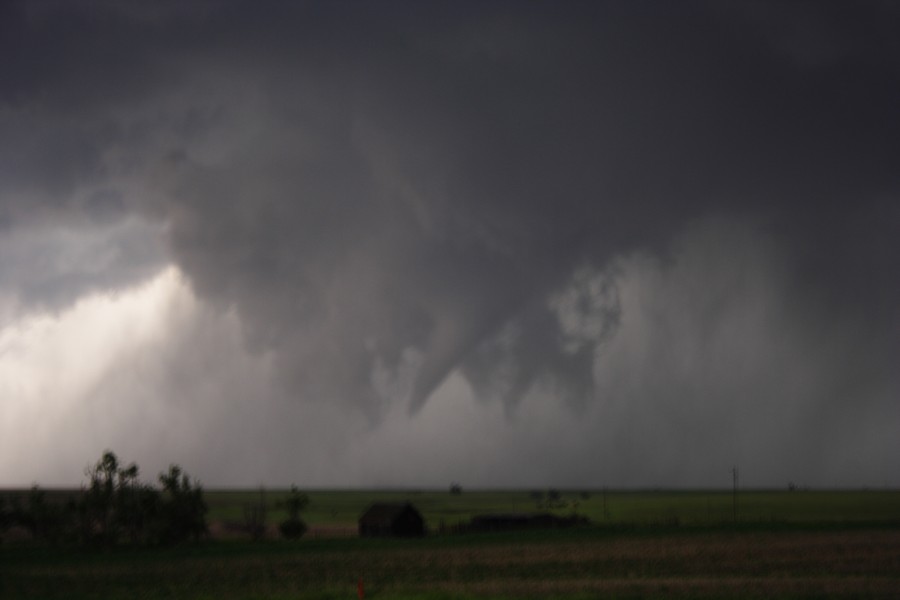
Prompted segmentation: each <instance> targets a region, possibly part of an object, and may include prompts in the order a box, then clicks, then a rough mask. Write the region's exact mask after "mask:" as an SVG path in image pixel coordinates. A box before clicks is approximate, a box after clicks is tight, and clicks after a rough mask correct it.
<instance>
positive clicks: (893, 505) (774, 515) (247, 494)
mask: <svg viewBox="0 0 900 600" xmlns="http://www.w3.org/2000/svg"><path fill="white" fill-rule="evenodd" d="M285 493H286V492H284V491H277V490H266V491H265V492H264V498H265V502H266V504H267V505H268V506H269V507H270V511H269V520H270V521H272V522H276V521H278V520H279V519H281V518H283V517H284V513H283V511H281V510H279V509H278V505H279V502H280V500H281V499H282V498H283V497H284V495H285ZM307 494H308V495H309V498H310V503H309V507H308V508H307V510H306V511H305V512H304V514H303V518H304V520H305V521H306V522H307V523H309V524H310V525H312V526H317V525H318V526H340V525H343V526H354V525H355V524H356V521H357V519H358V518H359V515H360V514H361V513H362V512H363V510H365V508H366V507H367V506H368V505H369V504H371V503H372V502H375V501H388V502H398V501H410V502H412V503H413V504H414V505H415V506H416V507H417V508H418V509H419V511H420V512H421V513H422V514H423V516H424V517H425V520H426V522H427V524H428V526H429V527H430V528H431V529H432V530H436V529H438V528H439V526H440V524H441V522H443V523H444V524H445V525H447V526H452V525H455V524H458V523H463V522H466V521H468V520H469V519H470V518H471V517H472V516H473V515H476V514H485V513H513V512H534V511H537V510H544V508H543V507H539V506H538V505H537V503H536V502H535V500H534V499H533V498H532V496H531V492H528V491H479V490H475V491H464V492H463V493H462V494H459V495H452V494H450V493H449V492H447V491H443V490H442V491H310V492H307ZM560 496H561V501H562V502H561V504H565V506H561V507H559V508H555V509H552V511H551V512H555V513H559V514H563V515H565V514H571V513H572V512H576V513H577V514H579V515H584V516H586V517H588V518H589V519H591V520H592V521H594V522H595V523H597V524H618V525H660V524H662V525H672V524H680V525H717V524H722V523H731V522H733V520H734V497H733V495H732V493H731V492H730V491H728V492H723V491H675V492H673V491H626V492H623V491H609V492H604V491H603V490H589V491H571V490H570V491H564V490H561V491H560ZM206 498H207V502H208V504H209V507H210V515H209V516H210V520H212V521H217V520H231V521H239V520H240V519H241V518H242V516H243V506H244V505H245V504H248V503H253V502H259V499H260V492H259V490H255V491H246V490H243V491H223V490H211V491H207V492H206ZM737 517H738V520H739V521H740V522H742V523H762V522H770V523H771V522H780V523H824V522H827V523H844V522H889V521H896V522H900V491H894V490H890V491H886V490H873V491H794V492H788V491H741V492H739V494H738V497H737Z"/></svg>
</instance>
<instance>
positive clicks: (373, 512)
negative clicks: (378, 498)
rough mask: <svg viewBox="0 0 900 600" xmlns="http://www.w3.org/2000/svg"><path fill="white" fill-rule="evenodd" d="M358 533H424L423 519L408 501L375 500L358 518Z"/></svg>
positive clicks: (379, 535)
mask: <svg viewBox="0 0 900 600" xmlns="http://www.w3.org/2000/svg"><path fill="white" fill-rule="evenodd" d="M359 535H360V537H414V536H420V535H425V520H424V519H423V518H422V515H421V514H420V513H419V511H418V510H416V507H415V506H413V505H412V504H410V503H409V502H406V503H385V502H376V503H375V504H373V505H372V506H370V507H369V508H368V509H366V511H365V512H364V513H363V514H362V516H361V517H360V518H359Z"/></svg>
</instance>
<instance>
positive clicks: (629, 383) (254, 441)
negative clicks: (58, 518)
mask: <svg viewBox="0 0 900 600" xmlns="http://www.w3.org/2000/svg"><path fill="white" fill-rule="evenodd" d="M897 31H900V5H898V4H897V3H894V2H883V1H872V2H865V1H858V2H834V3H829V2H824V1H812V0H811V1H809V2H801V1H794V2H772V3H767V2H759V1H753V2H743V1H735V2H730V3H726V2H719V1H709V2H677V3H676V2H666V1H662V0H661V1H659V2H650V1H630V0H629V1H621V2H615V1H607V2H549V1H547V2H538V1H533V2H531V1H525V2H521V1H515V2H513V1H510V2H477V3H476V2H471V3H469V2H415V1H407V2H361V1H360V2H350V1H338V2H331V1H328V2H326V1H321V2H320V1H309V2H277V1H272V2H258V1H249V0H248V1H246V2H244V1H237V0H234V1H229V0H226V1H221V2H219V1H216V2H213V1H205V0H192V1H188V2H183V1H175V0H173V1H171V2H153V3H149V2H142V1H134V2H130V1H121V0H105V1H104V0H95V1H79V2H70V1H66V0H60V1H43V0H38V1H33V0H28V1H24V0H21V1H15V0H13V1H8V2H2V3H0V487H3V486H15V485H29V484H30V483H32V482H37V483H40V484H41V485H72V484H77V483H79V482H80V481H82V479H83V471H84V467H85V466H86V465H88V464H89V463H92V462H94V461H95V460H96V459H97V458H98V457H99V456H100V454H101V453H102V452H103V450H104V449H107V448H109V449H113V450H114V451H115V452H116V453H117V454H118V455H119V457H120V458H121V459H122V460H124V461H126V462H130V461H136V462H137V463H138V464H139V465H140V466H141V467H142V469H143V475H144V477H145V478H147V479H151V480H152V479H153V478H154V474H155V473H156V472H158V471H160V470H162V469H163V468H165V467H166V466H167V465H168V464H169V463H171V462H177V463H179V464H181V465H182V466H183V467H184V468H185V469H186V470H187V471H188V472H189V473H190V474H191V475H193V476H195V477H197V478H198V479H200V480H201V481H202V482H203V483H204V484H205V485H206V486H212V487H217V486H238V485H251V486H252V485H259V484H265V485H285V484H288V483H296V484H298V485H300V486H305V487H324V486H341V487H371V486H400V487H426V486H438V487H444V486H447V485H449V484H450V482H451V481H459V482H461V483H462V484H463V485H464V486H469V487H512V486H519V487H544V486H559V487H579V488H585V487H599V486H609V487H698V486H703V487H726V486H728V485H730V483H731V474H730V469H731V468H732V466H738V468H739V469H740V471H741V482H742V484H743V485H746V486H758V487H761V486H771V487H783V486H784V487H786V486H787V484H788V482H794V483H796V484H798V485H809V486H814V487H815V486H817V487H856V486H872V487H881V486H900V458H898V457H900V360H898V359H900V277H898V275H900V37H898V36H897Z"/></svg>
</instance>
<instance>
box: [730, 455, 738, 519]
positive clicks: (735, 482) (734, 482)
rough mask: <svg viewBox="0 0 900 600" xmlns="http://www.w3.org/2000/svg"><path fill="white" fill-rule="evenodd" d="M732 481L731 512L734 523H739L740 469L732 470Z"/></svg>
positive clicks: (733, 468) (734, 468)
mask: <svg viewBox="0 0 900 600" xmlns="http://www.w3.org/2000/svg"><path fill="white" fill-rule="evenodd" d="M731 480H732V485H733V488H732V493H731V512H732V516H733V517H734V522H735V523H737V518H738V517H737V515H738V468H737V467H732V468H731Z"/></svg>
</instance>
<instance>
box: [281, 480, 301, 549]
mask: <svg viewBox="0 0 900 600" xmlns="http://www.w3.org/2000/svg"><path fill="white" fill-rule="evenodd" d="M308 505H309V496H307V495H306V494H304V493H302V492H301V491H300V490H298V489H297V486H296V485H291V492H290V494H288V497H287V498H286V499H285V500H284V507H285V508H286V509H287V513H288V518H287V519H285V520H284V521H282V522H281V523H280V524H279V526H278V529H279V531H281V535H282V536H284V537H285V538H287V539H289V540H294V539H298V538H300V537H303V534H304V533H306V523H304V522H303V520H302V519H301V518H300V512H301V511H303V509H305V508H306V507H307V506H308Z"/></svg>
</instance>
